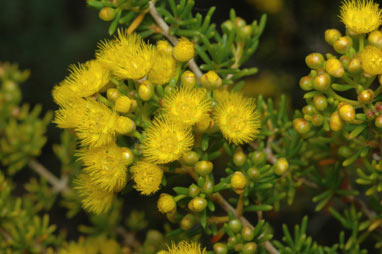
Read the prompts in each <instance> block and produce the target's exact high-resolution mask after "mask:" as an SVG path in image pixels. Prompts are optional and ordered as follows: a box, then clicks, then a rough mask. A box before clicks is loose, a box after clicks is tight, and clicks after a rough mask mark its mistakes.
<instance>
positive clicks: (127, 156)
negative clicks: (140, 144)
mask: <svg viewBox="0 0 382 254" xmlns="http://www.w3.org/2000/svg"><path fill="white" fill-rule="evenodd" d="M121 150H122V156H123V161H124V163H125V165H126V166H129V165H131V164H133V162H134V154H133V152H132V151H131V150H130V149H129V148H127V147H121Z"/></svg>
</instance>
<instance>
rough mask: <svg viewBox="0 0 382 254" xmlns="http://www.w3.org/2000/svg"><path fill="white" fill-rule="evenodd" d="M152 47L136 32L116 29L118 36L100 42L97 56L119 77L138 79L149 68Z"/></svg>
mask: <svg viewBox="0 0 382 254" xmlns="http://www.w3.org/2000/svg"><path fill="white" fill-rule="evenodd" d="M152 55H153V49H152V47H151V46H149V45H147V44H146V43H145V42H144V41H143V40H142V38H141V37H140V36H139V35H137V34H130V35H129V34H127V31H126V30H118V37H116V38H115V39H114V40H112V41H105V42H102V43H101V44H100V46H99V50H98V52H97V58H98V59H99V60H100V61H101V62H102V63H104V64H105V65H106V66H108V67H109V68H110V70H111V71H112V72H113V74H114V75H115V76H116V77H118V78H120V79H135V80H136V79H140V78H143V77H144V76H145V75H146V74H147V73H148V72H149V70H150V68H151V64H152Z"/></svg>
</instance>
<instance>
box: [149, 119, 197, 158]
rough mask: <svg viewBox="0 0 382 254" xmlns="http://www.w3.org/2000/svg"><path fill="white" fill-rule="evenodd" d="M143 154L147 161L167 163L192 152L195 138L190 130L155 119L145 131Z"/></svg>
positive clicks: (165, 120)
mask: <svg viewBox="0 0 382 254" xmlns="http://www.w3.org/2000/svg"><path fill="white" fill-rule="evenodd" d="M145 135H146V138H145V139H144V141H143V147H142V152H143V155H144V156H145V157H146V159H147V161H149V162H153V163H167V162H171V161H174V160H177V159H179V158H180V157H181V156H182V154H183V153H184V152H187V151H189V150H191V147H192V145H193V143H194V138H193V136H192V134H191V130H190V128H186V127H184V126H183V125H180V124H176V123H175V122H173V121H171V120H169V119H167V118H164V119H154V120H153V122H152V124H151V126H150V127H148V128H147V129H146V131H145Z"/></svg>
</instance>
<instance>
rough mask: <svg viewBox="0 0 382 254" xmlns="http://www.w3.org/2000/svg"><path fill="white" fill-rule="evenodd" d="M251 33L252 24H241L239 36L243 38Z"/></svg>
mask: <svg viewBox="0 0 382 254" xmlns="http://www.w3.org/2000/svg"><path fill="white" fill-rule="evenodd" d="M251 34H252V26H251V25H246V26H243V27H241V28H240V29H239V31H238V35H239V37H240V38H243V39H245V38H249V37H251Z"/></svg>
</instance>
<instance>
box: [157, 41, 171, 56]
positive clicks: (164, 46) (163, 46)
mask: <svg viewBox="0 0 382 254" xmlns="http://www.w3.org/2000/svg"><path fill="white" fill-rule="evenodd" d="M172 49H173V47H172V46H171V44H170V43H169V42H168V41H165V40H160V41H158V42H157V50H158V51H159V53H161V54H163V55H171V54H172Z"/></svg>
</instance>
